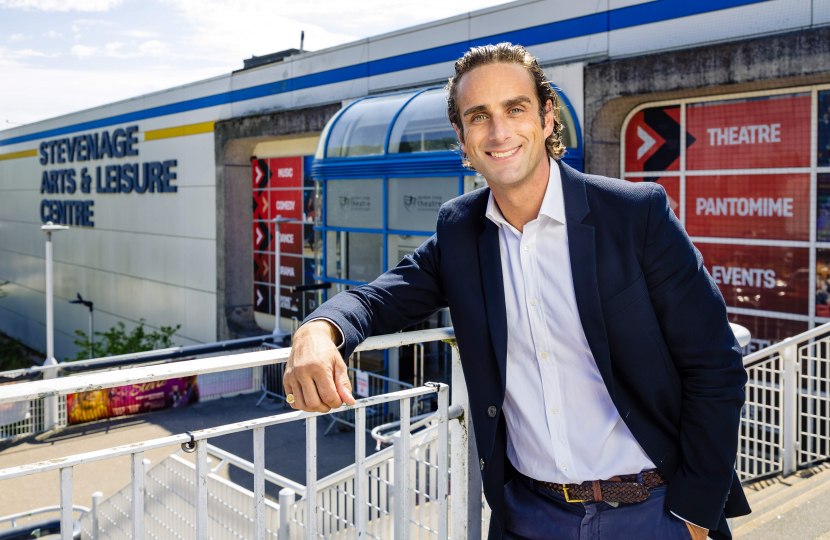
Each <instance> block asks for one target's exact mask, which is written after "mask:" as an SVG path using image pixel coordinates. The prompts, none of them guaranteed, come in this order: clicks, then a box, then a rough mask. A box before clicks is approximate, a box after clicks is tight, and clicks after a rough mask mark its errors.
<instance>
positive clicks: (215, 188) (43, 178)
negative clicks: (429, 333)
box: [0, 0, 830, 359]
mask: <svg viewBox="0 0 830 540" xmlns="http://www.w3.org/2000/svg"><path fill="white" fill-rule="evenodd" d="M591 4H593V5H590V6H589V5H587V4H586V3H580V2H563V1H562V0H541V1H528V0H519V1H518V2H512V3H508V4H504V5H501V6H497V7H494V8H490V9H485V10H481V11H477V12H472V13H467V14H464V15H460V16H457V17H452V18H449V19H445V20H440V21H436V22H433V23H429V24H425V25H420V26H416V27H412V28H407V29H404V30H401V31H397V32H393V33H390V34H385V35H381V36H377V37H372V38H368V39H364V40H360V41H357V42H354V43H349V44H346V45H343V46H339V47H335V48H331V49H326V50H322V51H316V52H305V53H301V54H299V53H298V54H294V55H291V56H285V57H283V58H280V59H279V60H278V61H273V62H271V63H266V64H263V65H257V66H255V67H250V68H247V69H242V70H240V71H237V72H234V73H231V74H228V75H225V76H221V77H217V78H214V79H210V80H206V81H200V82H197V83H193V84H190V85H187V86H183V87H178V88H172V89H170V90H166V91H163V92H158V93H154V94H149V95H145V96H140V97H137V98H134V99H131V100H126V101H123V102H119V103H114V104H110V105H103V106H101V107H98V108H95V109H90V110H86V111H81V112H78V113H73V114H70V115H66V116H63V117H60V118H54V119H50V120H46V121H42V122H37V123H34V124H30V125H26V126H22V127H18V128H14V129H10V130H5V131H2V132H0V282H2V281H9V285H7V286H6V287H5V290H7V292H8V293H9V294H8V296H7V297H5V298H3V299H0V331H2V332H4V333H6V334H9V335H11V336H13V337H15V338H17V339H20V340H22V341H23V342H25V343H26V344H28V345H30V346H32V347H35V348H39V349H44V348H45V299H44V290H45V268H44V250H43V242H44V235H43V233H42V232H41V231H40V229H39V227H40V225H41V224H42V223H44V222H46V221H53V222H56V223H63V224H67V225H69V226H70V227H71V229H70V230H68V231H64V232H60V233H56V234H55V238H54V246H55V261H56V263H55V295H56V298H55V323H56V351H57V356H58V358H59V359H62V358H66V357H72V356H74V355H75V352H76V347H75V345H73V344H72V341H73V339H75V335H74V331H75V330H78V329H80V330H85V329H86V324H87V323H86V312H85V310H84V309H83V308H81V307H79V306H77V305H71V304H69V301H70V300H72V299H74V298H75V297H76V294H78V293H80V294H81V295H82V296H83V297H84V298H86V299H89V300H92V301H94V302H95V307H96V328H97V329H98V330H104V329H107V328H109V327H111V326H113V325H114V324H116V323H117V322H124V323H125V324H126V325H127V326H128V327H130V326H133V325H136V324H138V322H139V321H141V320H142V319H144V320H145V321H146V322H147V324H148V325H149V326H150V327H160V326H175V325H181V328H180V329H179V331H178V332H177V334H176V336H175V337H176V340H177V341H178V342H179V343H182V344H188V343H197V342H206V341H214V340H217V339H228V338H232V337H236V336H243V335H253V334H258V333H263V332H264V331H269V330H271V329H272V328H273V327H274V324H275V320H276V319H275V316H276V313H277V311H280V315H281V319H282V326H283V329H284V330H289V329H290V327H291V324H292V323H291V319H292V317H295V318H297V319H302V317H303V316H304V315H305V314H307V313H309V312H310V311H311V310H313V309H314V307H316V305H317V304H318V303H319V302H320V301H321V300H323V299H324V298H325V297H327V296H328V295H331V294H335V293H336V292H337V291H339V290H342V289H343V288H346V287H350V286H354V285H357V284H359V283H363V282H367V281H370V280H371V279H372V278H373V277H375V276H376V275H378V274H379V273H380V272H382V271H383V270H385V269H387V268H389V267H391V266H393V265H394V264H396V262H397V260H399V259H400V257H401V256H403V255H405V254H406V253H408V252H411V250H412V249H414V248H415V247H416V246H417V245H418V244H419V243H420V242H421V241H422V240H423V239H425V238H426V237H427V236H428V235H429V234H431V233H432V231H433V230H434V216H435V215H436V214H437V207H438V206H440V204H441V203H442V202H444V201H445V200H447V199H448V198H451V197H453V196H457V195H458V194H460V193H463V192H465V191H468V190H470V189H474V188H476V187H478V186H480V185H482V183H481V179H480V178H478V177H476V176H474V175H472V174H470V173H469V171H465V170H464V169H463V168H462V167H461V164H460V158H459V157H458V155H457V154H456V153H454V151H453V148H452V144H453V140H452V132H451V131H449V125H448V124H447V123H446V120H445V118H442V116H441V114H442V112H441V111H442V108H441V103H442V100H443V97H442V91H441V87H442V86H443V84H445V82H446V79H447V77H448V76H450V75H451V73H452V65H453V62H454V60H455V59H456V58H458V57H459V56H461V55H462V54H463V53H464V51H466V50H467V49H468V48H469V47H470V46H476V45H482V44H487V43H497V42H501V41H511V42H514V43H521V44H523V45H525V46H527V47H528V49H529V50H530V51H531V52H532V53H533V54H534V55H536V56H537V57H538V58H539V59H540V63H541V65H542V67H543V68H544V70H545V72H546V74H547V76H548V79H549V81H550V82H551V83H552V84H553V85H554V86H555V87H556V88H557V89H558V92H559V95H560V97H561V98H562V103H563V111H562V115H563V118H564V120H565V123H566V126H567V128H566V136H567V137H568V142H567V146H568V149H569V150H568V155H567V159H568V161H569V163H571V164H572V165H573V166H576V167H578V168H582V169H583V170H585V171H586V172H589V173H594V174H603V175H607V176H614V177H624V178H625V179H626V180H630V181H656V182H659V183H661V184H663V185H664V187H665V188H666V190H667V193H668V194H669V196H670V197H671V199H672V201H673V203H672V204H673V208H674V209H675V212H676V213H677V215H678V217H679V218H680V219H681V221H682V222H683V223H684V225H685V226H686V228H687V230H688V231H689V234H690V235H691V236H692V237H693V241H694V242H695V244H696V245H697V246H698V248H699V249H700V251H701V253H702V254H703V256H704V264H705V265H706V266H707V268H708V269H709V271H710V273H712V275H713V276H714V278H715V280H716V281H717V282H718V284H719V286H720V288H721V291H722V293H723V294H724V297H725V299H726V301H727V305H728V307H729V312H730V317H731V318H732V319H733V320H734V321H735V322H738V323H739V324H742V325H744V326H747V327H748V328H749V329H750V330H751V332H752V333H753V336H754V338H755V339H756V341H755V342H754V343H753V345H751V347H758V346H761V345H763V344H765V343H768V342H771V341H777V340H780V339H783V338H784V337H786V336H788V335H792V334H795V333H797V332H800V331H802V330H804V329H806V328H808V327H810V326H811V325H815V324H819V323H823V322H827V321H830V308H828V296H829V295H830V292H828V288H829V287H830V285H828V278H830V232H828V231H830V225H828V224H827V219H828V217H827V216H828V215H830V203H828V200H830V179H828V178H830V176H828V175H830V153H829V152H830V151H828V149H827V148H828V147H830V132H828V130H829V129H830V126H828V120H827V118H828V117H830V109H829V108H828V105H830V98H828V89H830V60H828V59H829V58H830V56H829V55H828V52H830V51H828V50H827V49H828V47H830V45H828V44H829V43H830V40H829V39H828V37H830V28H828V27H827V25H828V24H830V0H754V1H751V0H728V1H724V0H721V1H718V2H715V1H702V2H696V3H689V2H685V1H682V0H656V1H641V0H601V1H600V2H596V3H591ZM278 216H279V217H280V218H281V219H282V220H284V221H285V223H282V224H281V225H280V235H279V239H277V238H276V228H275V226H274V223H273V220H274V219H275V218H277V217H278ZM277 249H279V252H280V264H279V267H280V268H279V270H277V269H276V268H275V265H276V260H275V255H276V252H277ZM277 271H278V272H279V275H280V281H281V285H282V286H281V292H280V294H277V291H276V287H275V281H276V275H275V272H277ZM446 322H448V321H446V320H436V321H433V323H431V324H443V323H446Z"/></svg>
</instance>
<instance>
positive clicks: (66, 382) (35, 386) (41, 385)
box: [0, 328, 455, 403]
mask: <svg viewBox="0 0 830 540" xmlns="http://www.w3.org/2000/svg"><path fill="white" fill-rule="evenodd" d="M454 338H455V331H454V330H453V329H452V328H435V329H430V330H417V331H414V332H402V333H398V334H388V335H384V336H373V337H369V338H367V339H366V341H364V342H363V343H361V344H360V345H359V346H358V347H357V349H355V352H359V351H371V350H378V349H388V348H391V347H403V346H405V345H412V344H413V343H423V342H427V341H440V340H448V339H454ZM290 354H291V349H290V348H285V349H275V350H267V351H256V352H250V353H241V354H234V355H228V356H214V357H211V358H198V359H195V360H185V361H182V362H175V363H172V364H160V365H153V366H144V367H136V368H129V369H121V370H117V371H106V372H102V373H86V374H82V375H76V376H73V377H62V378H59V379H47V380H42V381H31V382H24V383H20V384H15V385H8V386H3V387H2V388H3V391H2V392H0V403H13V402H16V401H25V400H31V399H41V398H46V397H50V396H64V395H69V394H75V393H78V392H88V391H91V390H103V389H105V388H114V387H117V386H127V385H131V384H141V383H147V382H153V381H164V380H167V379H172V378H175V377H189V376H192V375H201V374H205V373H216V372H220V371H230V370H234V369H244V368H250V367H258V366H264V365H268V364H279V363H282V362H285V361H287V360H288V356H289V355H290Z"/></svg>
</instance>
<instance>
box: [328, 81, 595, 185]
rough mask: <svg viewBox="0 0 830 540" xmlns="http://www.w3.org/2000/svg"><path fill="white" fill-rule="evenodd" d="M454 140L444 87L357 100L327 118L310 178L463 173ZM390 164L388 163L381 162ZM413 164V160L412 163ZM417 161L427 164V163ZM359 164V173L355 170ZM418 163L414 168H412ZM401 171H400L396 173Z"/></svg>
mask: <svg viewBox="0 0 830 540" xmlns="http://www.w3.org/2000/svg"><path fill="white" fill-rule="evenodd" d="M558 95H559V97H560V98H561V99H560V101H561V104H562V108H561V113H560V119H561V121H562V123H563V124H564V129H563V133H562V139H563V143H564V144H565V146H566V147H567V148H568V153H567V154H566V156H565V158H564V160H565V162H567V163H568V164H570V165H571V166H574V167H576V168H577V169H579V170H581V169H582V148H581V146H582V145H581V135H580V131H579V126H578V125H577V122H576V118H575V116H574V114H573V113H572V111H571V108H570V104H569V103H568V100H567V98H565V97H564V96H563V95H562V94H561V93H558ZM457 146H458V139H457V138H456V134H455V131H454V130H453V128H452V126H451V125H450V123H449V120H448V119H447V101H446V92H445V90H444V89H443V88H431V89H427V90H421V91H413V92H403V93H398V94H390V95H385V96H377V97H366V98H362V99H359V100H357V101H355V102H353V103H351V104H349V105H347V106H346V107H344V108H343V109H341V110H340V111H339V112H338V113H337V114H336V115H335V116H334V117H333V118H332V119H331V120H329V122H328V124H327V125H326V127H325V129H324V130H323V133H322V135H321V137H320V143H319V144H318V147H317V152H316V155H315V156H314V157H315V164H314V166H313V168H312V175H313V176H315V177H320V176H329V175H330V174H344V175H347V176H348V175H351V174H359V173H363V174H366V173H385V172H396V171H397V170H399V169H401V168H403V169H405V170H406V171H412V172H414V171H432V172H436V173H437V172H450V171H452V172H457V171H463V170H464V169H463V168H462V166H461V159H460V156H459V154H458V153H457ZM378 160H381V161H385V160H394V161H388V162H387V164H386V165H384V164H383V163H381V162H380V161H378ZM414 160H417V161H414ZM421 160H429V161H430V162H432V165H431V166H430V165H427V163H426V162H422V161H421ZM358 162H359V164H360V167H361V170H360V171H358V169H357V168H356V167H357V166H358ZM416 163H417V164H416ZM400 172H403V170H400Z"/></svg>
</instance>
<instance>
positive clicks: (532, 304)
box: [530, 298, 539, 306]
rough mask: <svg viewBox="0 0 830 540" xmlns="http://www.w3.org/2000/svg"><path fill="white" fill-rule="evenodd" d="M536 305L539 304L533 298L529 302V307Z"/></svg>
mask: <svg viewBox="0 0 830 540" xmlns="http://www.w3.org/2000/svg"><path fill="white" fill-rule="evenodd" d="M538 303H539V302H537V301H536V299H535V298H534V299H533V300H531V301H530V305H531V306H535V305H536V304H538Z"/></svg>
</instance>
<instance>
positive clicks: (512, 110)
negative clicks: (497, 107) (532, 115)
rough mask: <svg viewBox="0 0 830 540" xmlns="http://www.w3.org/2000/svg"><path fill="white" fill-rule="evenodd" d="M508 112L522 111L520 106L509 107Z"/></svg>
mask: <svg viewBox="0 0 830 540" xmlns="http://www.w3.org/2000/svg"><path fill="white" fill-rule="evenodd" d="M510 112H511V113H520V112H522V108H521V107H513V108H512V109H510Z"/></svg>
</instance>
